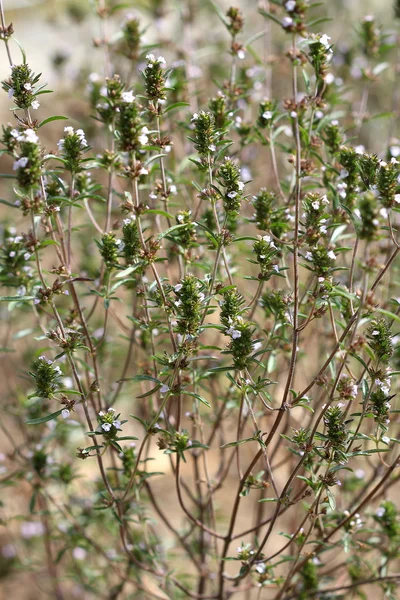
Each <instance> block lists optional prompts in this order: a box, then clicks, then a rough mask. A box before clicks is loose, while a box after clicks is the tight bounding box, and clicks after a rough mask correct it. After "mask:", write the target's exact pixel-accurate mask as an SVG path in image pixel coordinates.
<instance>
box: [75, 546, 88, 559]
mask: <svg viewBox="0 0 400 600" xmlns="http://www.w3.org/2000/svg"><path fill="white" fill-rule="evenodd" d="M72 556H73V557H74V558H75V560H85V558H86V556H87V552H86V550H85V549H84V548H80V547H79V546H77V547H76V548H74V549H73V550H72Z"/></svg>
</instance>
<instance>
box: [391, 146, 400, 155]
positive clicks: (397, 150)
mask: <svg viewBox="0 0 400 600" xmlns="http://www.w3.org/2000/svg"><path fill="white" fill-rule="evenodd" d="M389 150H390V154H391V155H392V156H395V157H396V158H397V157H398V156H400V146H390V148H389Z"/></svg>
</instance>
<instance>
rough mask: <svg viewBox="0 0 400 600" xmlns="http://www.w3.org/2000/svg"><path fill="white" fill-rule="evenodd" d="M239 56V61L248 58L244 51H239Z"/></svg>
mask: <svg viewBox="0 0 400 600" xmlns="http://www.w3.org/2000/svg"><path fill="white" fill-rule="evenodd" d="M237 55H238V59H239V60H244V59H245V58H246V53H245V51H244V50H239V52H238V53H237Z"/></svg>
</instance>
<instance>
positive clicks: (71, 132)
mask: <svg viewBox="0 0 400 600" xmlns="http://www.w3.org/2000/svg"><path fill="white" fill-rule="evenodd" d="M64 133H65V135H68V136H69V135H74V128H73V127H70V126H67V127H64Z"/></svg>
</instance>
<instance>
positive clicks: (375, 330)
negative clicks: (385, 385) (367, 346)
mask: <svg viewBox="0 0 400 600" xmlns="http://www.w3.org/2000/svg"><path fill="white" fill-rule="evenodd" d="M371 335H379V331H378V330H377V329H374V331H373V332H372V333H371ZM378 381H379V379H377V380H376V383H378ZM379 383H381V382H380V381H379ZM378 385H379V384H378Z"/></svg>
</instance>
